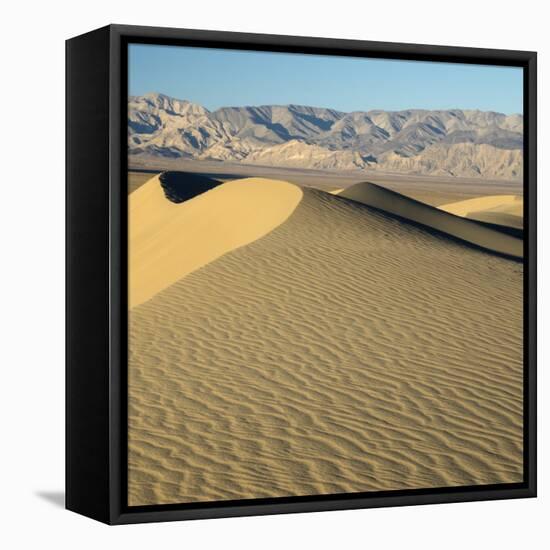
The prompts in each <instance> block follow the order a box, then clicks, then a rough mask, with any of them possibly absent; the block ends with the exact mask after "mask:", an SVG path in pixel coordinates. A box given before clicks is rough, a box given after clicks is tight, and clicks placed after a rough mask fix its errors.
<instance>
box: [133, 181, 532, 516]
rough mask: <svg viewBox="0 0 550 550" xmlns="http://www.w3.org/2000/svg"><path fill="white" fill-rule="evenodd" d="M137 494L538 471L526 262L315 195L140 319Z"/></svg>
mask: <svg viewBox="0 0 550 550" xmlns="http://www.w3.org/2000/svg"><path fill="white" fill-rule="evenodd" d="M130 350H131V354H130V362H129V398H130V399H129V401H130V407H129V504H130V505H140V504H159V503H160V504H162V503H176V502H192V501H206V500H226V499H242V498H258V497H278V496H288V495H313V494H324V493H339V492H358V491H375V490H386V489H403V488H419V487H439V486H453V485H470V484H487V483H505V482H518V481H521V480H522V267H521V264H518V263H517V262H513V261H509V260H506V259H503V258H500V257H496V256H493V255H490V254H488V253H484V252H482V251H478V250H475V249H471V248H468V247H467V246H463V245H461V244H460V243H457V242H456V241H452V240H449V239H447V238H445V237H443V236H441V235H434V234H430V233H428V232H426V231H424V230H422V229H421V228H418V227H416V226H412V225H409V224H407V223H404V222H402V221H399V220H397V219H393V218H392V217H390V216H387V215H384V214H382V213H380V212H378V211H375V210H372V209H370V208H369V207H367V206H364V205H361V204H358V203H355V202H352V201H349V200H347V199H345V198H340V197H336V196H331V195H327V194H325V193H323V192H320V191H315V190H305V191H304V196H303V199H302V201H301V202H300V204H299V205H298V206H297V208H296V210H295V211H294V212H293V214H292V215H291V216H290V218H289V219H288V220H287V221H286V222H285V223H283V224H282V225H280V226H279V227H277V228H276V229H274V230H273V231H272V232H271V233H269V234H267V235H266V236H264V237H263V238H261V239H259V240H257V241H255V242H253V243H251V244H248V245H247V246H244V247H242V248H239V249H236V250H233V251H232V252H229V253H227V254H226V255H225V256H223V257H221V258H219V259H217V260H215V261H213V262H211V263H209V264H207V265H205V266H204V267H202V268H200V269H199V270H197V271H195V272H193V273H191V274H189V275H187V276H186V277H184V278H183V279H181V280H179V281H178V282H176V283H175V284H173V285H171V286H170V287H168V288H166V289H165V290H163V291H162V292H159V293H158V294H157V295H156V296H154V297H153V298H152V299H150V300H149V301H148V302H145V303H144V304H142V305H140V306H137V307H135V308H134V309H133V310H132V311H131V313H130Z"/></svg>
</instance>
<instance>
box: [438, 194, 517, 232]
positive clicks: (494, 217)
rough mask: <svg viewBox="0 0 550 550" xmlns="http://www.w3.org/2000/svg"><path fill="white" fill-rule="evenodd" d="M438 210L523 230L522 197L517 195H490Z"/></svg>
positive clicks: (451, 204) (443, 206) (445, 206)
mask: <svg viewBox="0 0 550 550" xmlns="http://www.w3.org/2000/svg"><path fill="white" fill-rule="evenodd" d="M438 208H439V209H440V210H444V211H445V212H449V213H450V214H454V215H455V216H461V217H463V218H470V219H472V220H478V221H481V222H488V223H494V224H497V225H504V226H508V227H515V228H517V229H523V197H518V196H517V195H490V196H488V197H478V198H474V199H468V200H464V201H458V202H452V203H449V204H443V205H441V206H438Z"/></svg>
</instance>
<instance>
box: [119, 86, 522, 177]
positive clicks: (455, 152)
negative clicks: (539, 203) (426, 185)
mask: <svg viewBox="0 0 550 550" xmlns="http://www.w3.org/2000/svg"><path fill="white" fill-rule="evenodd" d="M128 145H129V153H130V154H131V155H140V154H147V155H157V156H161V157H175V158H177V157H183V158H192V159H208V160H221V161H223V160H225V161H231V162H244V163H248V164H258V165H267V166H291V167H298V168H311V169H336V170H358V169H367V168H368V169H374V170H383V171H390V172H404V173H410V174H434V175H445V176H468V177H486V178H506V179H517V178H521V177H522V173H523V117H522V116H521V115H504V114H502V113H494V112H483V111H468V110H448V111H428V110H419V109H412V110H407V111H379V110H375V111H368V112H352V113H344V112H341V111H336V110H333V109H324V108H317V107H307V106H300V105H285V106H280V105H266V106H260V107H224V108H221V109H218V110H216V111H208V110H207V109H205V108H204V107H202V106H201V105H197V104H195V103H191V102H189V101H186V100H179V99H174V98H170V97H168V96H165V95H163V94H147V95H144V96H139V97H131V98H130V101H129V105H128Z"/></svg>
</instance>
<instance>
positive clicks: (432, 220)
mask: <svg viewBox="0 0 550 550" xmlns="http://www.w3.org/2000/svg"><path fill="white" fill-rule="evenodd" d="M334 194H335V195H336V196H337V197H338V198H340V199H346V200H352V201H354V202H358V203H360V204H363V205H365V206H367V207H369V208H374V209H375V210H378V211H380V212H382V213H384V214H386V215H389V216H391V217H394V218H398V219H400V220H402V221H404V222H406V223H409V224H412V225H415V226H417V227H422V228H423V230H424V231H427V232H429V233H434V234H438V235H445V236H446V237H447V238H451V239H453V240H457V241H460V242H461V243H462V244H466V245H468V246H472V247H474V248H480V249H482V250H485V251H488V252H491V253H493V254H495V255H497V256H501V257H504V258H508V259H511V260H514V261H518V262H521V261H523V241H522V239H521V238H518V237H517V236H516V235H514V234H513V233H512V232H509V231H502V230H501V229H500V230H497V229H496V228H494V227H491V225H493V224H487V223H483V222H482V223H479V222H474V220H470V219H467V218H462V217H460V216H456V215H454V214H451V213H449V212H445V211H443V210H439V209H438V208H435V207H433V206H430V205H428V204H425V203H422V202H420V201H417V200H415V199H413V198H411V197H407V196H405V195H402V194H401V193H398V192H396V191H393V190H391V189H387V188H385V187H382V186H380V185H377V184H375V183H372V182H362V183H357V184H354V185H351V186H350V187H347V188H345V189H342V190H341V191H338V192H335V193H334Z"/></svg>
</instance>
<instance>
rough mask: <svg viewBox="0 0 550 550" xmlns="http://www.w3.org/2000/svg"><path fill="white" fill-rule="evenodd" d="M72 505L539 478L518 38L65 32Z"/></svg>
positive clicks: (167, 504)
mask: <svg viewBox="0 0 550 550" xmlns="http://www.w3.org/2000/svg"><path fill="white" fill-rule="evenodd" d="M66 145H67V149H66V151H67V366H66V369H67V370H66V374H67V385H66V388H67V393H66V398H67V402H66V405H67V426H66V434H67V441H66V443H67V447H66V448H67V455H66V502H67V508H68V509H70V510H73V511H75V512H78V513H81V514H84V515H86V516H89V517H91V518H94V519H97V520H100V521H102V522H105V523H109V524H122V523H136V522H149V521H165V520H180V519H194V518H215V517H223V516H244V515H256V514H274V513H287V512H308V511H322V510H342V509H350V508H369V507H378V506H400V505H411V504H423V503H446V502H458V501H473V500H491V499H504V498H519V497H533V496H535V495H536V370H535V365H536V345H535V339H536V309H535V308H536V54H535V53H533V52H523V51H507V50H485V49H474V48H456V47H447V46H427V45H411V44H393V43H380V42H362V41H351V40H334V39H330V40H329V39H322V38H304V37H290V36H268V35H254V34H240V33H227V32H210V31H197V30H182V29H161V28H149V27H131V26H121V25H110V26H108V27H105V28H102V29H99V30H95V31H92V32H90V33H88V34H85V35H82V36H79V37H76V38H73V39H71V40H69V41H68V42H67V142H66Z"/></svg>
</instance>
